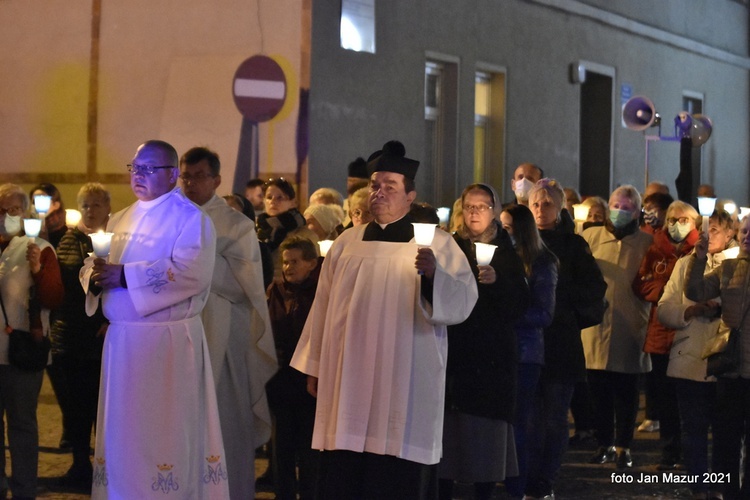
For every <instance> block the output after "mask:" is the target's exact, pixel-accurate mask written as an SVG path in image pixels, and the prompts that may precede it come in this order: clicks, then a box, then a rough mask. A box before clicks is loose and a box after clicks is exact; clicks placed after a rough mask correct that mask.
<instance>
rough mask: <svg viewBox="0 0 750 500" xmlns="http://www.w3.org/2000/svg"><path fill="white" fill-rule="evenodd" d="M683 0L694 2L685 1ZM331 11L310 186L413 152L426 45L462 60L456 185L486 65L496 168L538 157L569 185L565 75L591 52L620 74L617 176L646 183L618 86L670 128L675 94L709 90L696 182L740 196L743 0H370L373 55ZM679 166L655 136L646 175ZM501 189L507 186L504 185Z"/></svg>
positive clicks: (467, 160) (573, 164)
mask: <svg viewBox="0 0 750 500" xmlns="http://www.w3.org/2000/svg"><path fill="white" fill-rule="evenodd" d="M685 3H689V4H691V5H696V4H700V9H698V8H697V7H696V8H695V9H694V10H691V11H681V10H679V9H680V7H681V6H682V5H684V4H685ZM610 4H614V5H610ZM339 9H340V3H339V2H333V1H330V2H329V1H318V2H314V3H313V30H312V61H311V94H310V95H311V99H310V105H311V109H310V136H311V141H310V143H311V149H310V163H309V165H310V167H309V178H310V186H311V188H313V189H314V188H316V187H319V186H323V185H330V186H334V187H337V188H339V189H343V186H344V178H345V176H346V172H345V168H346V165H347V163H348V162H349V161H350V160H352V159H353V158H355V157H356V156H364V157H367V155H369V154H370V153H371V152H372V151H374V150H376V149H378V148H379V147H380V146H381V145H382V144H383V143H384V142H385V141H387V140H389V139H392V138H398V139H400V140H402V141H403V142H404V144H405V145H406V148H407V154H408V155H409V156H412V157H414V158H417V159H421V155H422V154H423V153H422V151H423V149H424V108H423V88H424V74H423V72H424V62H425V54H426V53H428V52H437V53H441V54H445V55H448V56H452V57H456V58H458V59H457V60H458V61H459V63H458V64H459V75H460V76H459V96H458V99H459V113H458V121H459V125H458V129H459V132H458V150H459V152H458V157H459V158H458V160H459V165H460V166H461V171H460V177H459V182H458V186H457V192H458V191H460V188H461V187H463V186H464V185H466V184H468V183H469V182H471V179H472V160H473V119H474V115H473V113H474V108H473V103H474V73H475V70H476V68H477V65H479V64H483V63H485V64H492V65H495V66H501V67H503V68H505V69H506V70H507V125H506V157H505V167H504V172H502V175H501V177H502V178H503V179H508V178H510V176H511V175H512V170H513V169H514V168H515V166H516V165H517V164H518V163H520V162H524V161H532V162H535V163H538V164H540V165H542V166H543V167H544V168H545V170H546V171H547V172H548V174H549V175H550V176H554V177H556V178H558V179H559V180H560V181H561V182H562V183H563V184H565V185H571V186H574V187H575V186H577V182H578V157H579V152H578V149H579V124H578V120H579V116H578V115H579V107H580V102H579V100H580V86H579V85H578V84H576V83H572V81H571V79H570V65H571V63H574V62H577V61H580V60H585V61H590V62H593V63H596V64H599V65H603V66H606V67H610V68H612V69H613V71H614V74H615V78H614V82H613V83H614V91H615V94H616V95H615V108H616V112H615V117H614V121H615V123H614V124H613V127H614V134H613V143H612V147H613V156H614V160H613V179H612V183H613V185H614V186H616V185H618V184H622V183H632V184H634V185H635V186H636V187H637V188H639V189H641V188H642V187H643V183H644V175H643V171H644V163H645V162H644V148H645V141H644V139H643V134H642V133H638V132H634V131H632V130H628V129H626V128H623V127H622V126H621V125H620V117H619V107H620V91H621V88H622V85H623V84H626V85H628V86H629V87H630V88H632V91H633V94H634V95H637V94H643V95H646V96H648V97H650V98H651V99H652V100H653V101H654V102H655V104H656V106H657V109H658V111H659V112H660V113H661V114H662V116H663V117H664V122H665V126H664V127H662V135H672V132H673V131H672V129H671V125H670V124H671V123H672V119H673V118H674V116H675V115H676V114H677V113H678V112H679V111H681V107H682V95H683V92H684V91H690V92H695V93H701V94H703V95H704V114H706V115H708V116H709V117H711V118H712V120H713V122H714V133H713V136H712V138H711V140H710V141H709V142H708V143H707V144H706V145H705V146H704V147H703V150H704V151H703V159H704V162H703V179H702V180H703V181H704V182H710V183H712V184H715V186H716V187H717V190H718V192H719V194H720V195H721V196H727V197H731V198H735V199H736V200H737V202H738V203H740V204H742V205H746V204H748V137H749V130H748V129H749V127H748V124H749V121H748V104H749V103H748V96H750V88H749V86H748V63H747V59H746V56H747V26H748V22H747V20H748V14H747V8H746V7H745V6H743V5H741V4H739V3H737V2H734V1H731V0H710V1H709V0H706V1H698V0H695V1H692V0H691V2H681V1H678V0H675V1H665V2H652V1H647V0H644V1H630V0H629V1H627V2H619V1H618V2H608V1H604V0H602V1H595V0H589V1H587V2H585V3H584V2H577V1H574V0H529V1H525V0H503V1H497V0H461V1H456V0H454V1H450V0H430V1H427V0H421V1H418V0H415V1H403V0H376V19H377V22H376V33H377V53H376V54H365V53H356V52H351V51H346V50H343V49H341V48H340V47H339V31H338V21H339V15H340V10H339ZM592 9H593V12H594V14H595V15H594V16H593V17H592V16H591V15H589V14H590V11H591V10H592ZM604 9H607V10H606V11H605V10H604ZM581 12H584V13H583V14H582V13H581ZM608 13H611V17H612V18H611V19H609V18H608V17H607V14H608ZM623 21H627V22H626V23H625V24H624V26H623ZM631 21H632V23H634V25H635V27H636V29H632V26H630V25H629V24H628V23H629V22H631ZM644 26H645V27H646V28H654V27H655V28H657V29H656V33H657V37H656V39H654V37H652V36H645V35H643V34H642V33H641V31H643V30H644ZM639 30H640V31H639ZM699 33H700V35H699ZM672 35H677V36H678V37H680V38H679V40H677V42H678V43H677V44H676V45H675V44H674V43H671V42H669V40H670V38H669V37H670V36H672ZM660 37H661V38H662V40H660V39H659V38H660ZM663 39H667V40H668V41H667V42H665V41H664V40H663ZM680 44H682V45H683V48H680ZM685 44H687V48H684V46H685ZM692 45H695V46H696V47H697V49H698V52H696V50H694V47H693V46H692ZM713 49H719V52H718V55H716V54H713V53H711V50H713ZM701 50H702V51H703V52H706V51H708V52H709V55H704V54H702V53H700V51H701ZM647 133H650V134H655V133H656V129H649V131H647ZM678 167H679V147H678V146H677V145H676V144H675V143H658V144H654V145H652V148H651V156H650V162H649V171H650V177H651V178H652V179H661V180H664V181H665V182H669V183H673V180H674V178H675V177H676V175H677V170H678ZM496 168H499V167H496ZM603 168H606V166H603ZM498 187H500V186H498ZM502 190H503V196H504V197H505V198H507V197H509V196H510V190H509V187H508V186H507V182H506V183H505V185H504V186H502ZM426 201H430V200H426Z"/></svg>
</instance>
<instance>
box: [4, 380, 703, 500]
mask: <svg viewBox="0 0 750 500" xmlns="http://www.w3.org/2000/svg"><path fill="white" fill-rule="evenodd" d="M38 417H39V444H40V449H39V478H40V479H39V484H40V486H39V492H38V496H37V498H43V499H56V500H84V499H88V498H90V497H89V495H86V494H82V493H80V492H74V491H65V490H62V489H60V488H59V487H56V486H55V485H54V483H53V479H52V478H55V477H57V476H60V475H62V474H64V473H65V472H66V471H67V470H68V467H70V464H71V463H72V456H71V454H70V453H65V452H61V451H60V450H59V449H58V448H57V445H58V443H59V441H60V409H59V407H58V405H57V400H56V399H55V396H54V394H53V393H52V388H51V386H50V384H49V380H48V379H47V377H46V376H45V379H44V384H43V386H42V392H41V394H40V396H39V409H38ZM642 418H643V413H642V411H641V412H640V413H639V421H641V420H642ZM92 443H93V440H92ZM594 448H595V447H594V445H593V444H592V443H589V444H588V445H585V446H579V447H575V448H571V449H570V450H568V452H567V453H566V455H565V459H564V465H563V467H562V470H561V471H560V477H559V479H558V481H557V483H556V485H555V493H556V498H557V499H558V500H567V499H575V500H589V499H591V500H593V499H597V500H620V499H623V500H625V499H628V500H646V499H648V500H658V499H680V498H690V491H689V490H688V489H687V488H684V487H681V485H679V484H674V483H669V482H665V481H664V480H663V476H662V474H661V473H657V471H656V465H655V464H656V463H657V462H658V458H659V450H660V448H659V443H658V433H640V432H637V433H636V440H635V443H634V445H633V449H632V452H633V460H634V462H635V467H634V468H633V469H632V471H631V472H629V473H628V475H629V476H632V477H633V479H634V480H633V482H632V483H619V484H615V483H613V482H612V473H613V472H615V469H614V464H605V465H590V464H588V463H586V461H587V459H588V457H589V456H590V455H591V454H592V453H593V451H594ZM6 457H7V463H8V464H10V459H9V457H8V456H7V452H6ZM267 466H268V461H267V460H266V459H263V458H258V459H256V462H255V468H256V475H260V474H261V473H263V472H264V471H265V470H266V467H267ZM8 467H9V465H8ZM8 472H10V470H8ZM641 473H644V474H646V475H655V476H649V477H656V478H657V479H658V482H656V483H650V484H643V483H641V484H639V483H637V482H636V481H637V479H638V478H639V477H640V474H641ZM273 498H274V494H273V493H272V492H270V491H259V492H258V494H257V495H256V499H259V500H266V499H273ZM454 498H455V499H456V500H463V499H467V500H468V499H470V498H471V487H470V486H469V485H458V487H457V488H456V490H455V496H454ZM493 498H495V499H503V498H506V496H505V494H504V490H503V489H502V486H500V487H498V488H497V489H496V493H495V495H494V496H493Z"/></svg>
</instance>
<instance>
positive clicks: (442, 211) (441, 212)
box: [437, 207, 451, 226]
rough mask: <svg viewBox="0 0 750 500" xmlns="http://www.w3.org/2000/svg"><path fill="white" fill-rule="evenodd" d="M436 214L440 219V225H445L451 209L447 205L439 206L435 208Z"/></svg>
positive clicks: (448, 219)
mask: <svg viewBox="0 0 750 500" xmlns="http://www.w3.org/2000/svg"><path fill="white" fill-rule="evenodd" d="M437 216H438V219H439V220H440V225H441V226H447V225H448V222H449V221H450V217H451V209H450V208H448V207H439V208H438V209H437Z"/></svg>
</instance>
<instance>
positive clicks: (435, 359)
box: [291, 225, 502, 464]
mask: <svg viewBox="0 0 750 500" xmlns="http://www.w3.org/2000/svg"><path fill="white" fill-rule="evenodd" d="M366 227H367V226H366V225H363V226H358V227H354V228H351V229H348V230H346V231H344V232H343V233H342V234H341V236H339V237H338V238H337V239H336V240H335V241H334V243H333V246H332V247H331V249H330V250H329V251H328V254H327V256H326V258H325V260H324V261H323V267H322V269H321V275H320V281H319V282H318V289H317V293H316V295H315V301H314V303H313V306H312V310H311V311H310V315H309V316H308V319H307V322H306V324H305V328H304V330H303V332H302V336H301V338H300V341H299V343H298V345H297V350H296V351H295V353H294V357H293V359H292V362H291V365H292V366H293V367H294V368H296V369H298V370H300V371H301V372H303V373H307V374H308V375H313V376H315V377H318V400H317V410H316V415H315V429H314V434H313V443H312V447H313V448H314V449H321V450H351V451H356V452H363V451H366V452H371V453H375V454H379V455H392V456H396V457H399V458H402V459H405V460H410V461H413V462H418V463H422V464H435V463H437V462H438V461H439V460H440V456H441V452H442V431H443V412H444V407H443V404H444V400H445V367H446V358H447V349H448V337H447V329H446V326H447V325H450V324H457V323H461V322H462V321H464V320H465V319H466V318H467V317H468V316H469V314H470V313H471V310H472V309H473V307H474V304H475V303H476V300H477V287H476V280H475V279H474V276H473V275H472V272H471V268H470V267H469V263H468V262H467V260H466V257H465V256H464V254H463V252H462V251H461V250H460V249H459V247H458V245H457V244H456V243H455V242H454V241H453V238H452V237H451V236H450V235H448V234H447V233H445V232H443V231H436V232H435V238H434V240H433V243H432V245H431V247H432V250H433V252H434V253H435V256H436V258H437V270H436V271H435V276H434V281H433V283H434V285H433V293H432V304H430V303H429V302H428V301H427V300H426V299H425V298H424V297H423V296H422V294H421V292H420V280H421V277H420V276H419V275H418V274H417V270H416V269H415V268H414V261H415V258H416V255H417V245H416V244H415V243H414V242H413V240H412V242H410V243H388V242H380V241H362V237H363V234H364V231H365V228H366ZM498 307H502V305H501V304H498Z"/></svg>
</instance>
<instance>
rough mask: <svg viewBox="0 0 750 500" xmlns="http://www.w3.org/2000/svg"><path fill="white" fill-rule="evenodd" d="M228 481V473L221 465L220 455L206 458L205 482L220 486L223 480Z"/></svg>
mask: <svg viewBox="0 0 750 500" xmlns="http://www.w3.org/2000/svg"><path fill="white" fill-rule="evenodd" d="M222 479H223V480H224V481H226V480H227V473H226V472H225V471H224V466H223V465H222V464H221V456H220V455H211V456H209V457H206V473H205V474H203V482H204V483H206V484H208V483H212V484H219V482H221V480H222Z"/></svg>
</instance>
